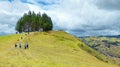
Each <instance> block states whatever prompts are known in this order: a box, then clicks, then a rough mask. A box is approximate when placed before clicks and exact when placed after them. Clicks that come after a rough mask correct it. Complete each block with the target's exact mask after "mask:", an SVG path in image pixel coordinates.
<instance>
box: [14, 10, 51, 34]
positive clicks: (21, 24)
mask: <svg viewBox="0 0 120 67" xmlns="http://www.w3.org/2000/svg"><path fill="white" fill-rule="evenodd" d="M40 28H43V31H49V30H52V28H53V24H52V20H51V18H50V17H49V16H48V15H47V14H46V13H44V14H42V16H41V13H40V12H39V13H37V14H35V12H34V11H33V12H31V11H29V12H28V13H25V14H24V15H23V17H21V18H20V19H19V20H18V22H17V24H16V28H15V29H16V30H17V31H18V32H20V33H21V32H31V31H39V30H40Z"/></svg>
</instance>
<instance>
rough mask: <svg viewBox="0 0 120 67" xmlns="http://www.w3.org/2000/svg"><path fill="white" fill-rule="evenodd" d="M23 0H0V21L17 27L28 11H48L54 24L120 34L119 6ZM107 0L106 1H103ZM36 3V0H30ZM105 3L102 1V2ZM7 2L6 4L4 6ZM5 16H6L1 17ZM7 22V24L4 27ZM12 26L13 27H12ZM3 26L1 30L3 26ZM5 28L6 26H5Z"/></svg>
mask: <svg viewBox="0 0 120 67" xmlns="http://www.w3.org/2000/svg"><path fill="white" fill-rule="evenodd" d="M27 1H28V2H29V3H23V2H21V1H19V0H16V1H12V2H8V1H1V2H0V15H1V16H0V24H1V25H2V24H6V25H8V26H7V28H8V30H12V31H14V29H13V28H12V27H13V26H15V24H16V22H17V20H18V19H19V18H20V17H21V16H22V15H23V13H24V12H27V11H28V10H32V11H35V12H36V13H37V12H41V13H43V12H46V13H47V14H48V15H49V16H50V17H51V18H52V20H53V23H54V28H57V29H58V28H59V29H63V30H65V31H68V32H70V33H73V34H77V35H107V34H108V35H113V34H120V31H119V29H120V28H119V27H120V23H119V22H120V20H119V17H120V14H119V12H120V11H119V10H117V11H110V10H107V9H100V8H99V7H98V5H96V3H99V1H98V0H27ZM102 2H103V1H102ZM30 3H32V4H30ZM101 4H102V3H101ZM3 5H6V6H3ZM114 7H115V6H114ZM1 19H2V20H1ZM4 27H6V26H3V28H4ZM9 27H10V28H12V29H10V28H9ZM3 28H1V27H0V30H1V29H3ZM2 31H3V32H4V30H2Z"/></svg>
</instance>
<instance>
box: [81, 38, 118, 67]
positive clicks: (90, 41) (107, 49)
mask: <svg viewBox="0 0 120 67" xmlns="http://www.w3.org/2000/svg"><path fill="white" fill-rule="evenodd" d="M81 40H82V41H83V42H84V43H85V44H86V45H88V46H90V47H91V48H93V49H94V50H96V51H98V52H100V53H102V54H104V55H106V57H108V58H110V59H111V60H112V61H113V62H114V63H117V64H118V65H120V50H119V49H120V38H119V37H118V36H102V37H100V36H99V37H97V36H96V37H85V38H81Z"/></svg>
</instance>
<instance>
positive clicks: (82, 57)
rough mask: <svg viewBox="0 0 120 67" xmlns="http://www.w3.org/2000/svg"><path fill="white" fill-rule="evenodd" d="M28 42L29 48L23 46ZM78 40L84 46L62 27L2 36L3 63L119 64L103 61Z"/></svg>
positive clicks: (42, 66)
mask: <svg viewBox="0 0 120 67" xmlns="http://www.w3.org/2000/svg"><path fill="white" fill-rule="evenodd" d="M21 37H23V39H20V38H21ZM18 39H19V42H17V40H18ZM20 42H21V43H22V48H15V47H14V44H15V43H17V44H18V43H20ZM26 42H28V43H29V49H24V47H23V45H24V44H25V43H26ZM78 44H82V46H84V44H83V43H82V42H81V41H79V40H78V39H76V38H75V37H73V36H71V35H69V34H67V33H65V32H62V31H51V32H47V33H46V32H42V33H38V32H36V33H31V34H30V35H29V36H26V35H25V34H15V35H10V36H1V37H0V67H117V66H115V65H112V64H108V63H105V62H103V61H100V60H99V59H97V58H96V57H94V56H93V55H90V54H89V53H88V52H86V51H85V50H83V49H82V48H80V47H79V46H80V45H79V46H78Z"/></svg>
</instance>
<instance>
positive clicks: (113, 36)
mask: <svg viewBox="0 0 120 67" xmlns="http://www.w3.org/2000/svg"><path fill="white" fill-rule="evenodd" d="M99 37H109V38H120V35H107V36H99Z"/></svg>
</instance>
